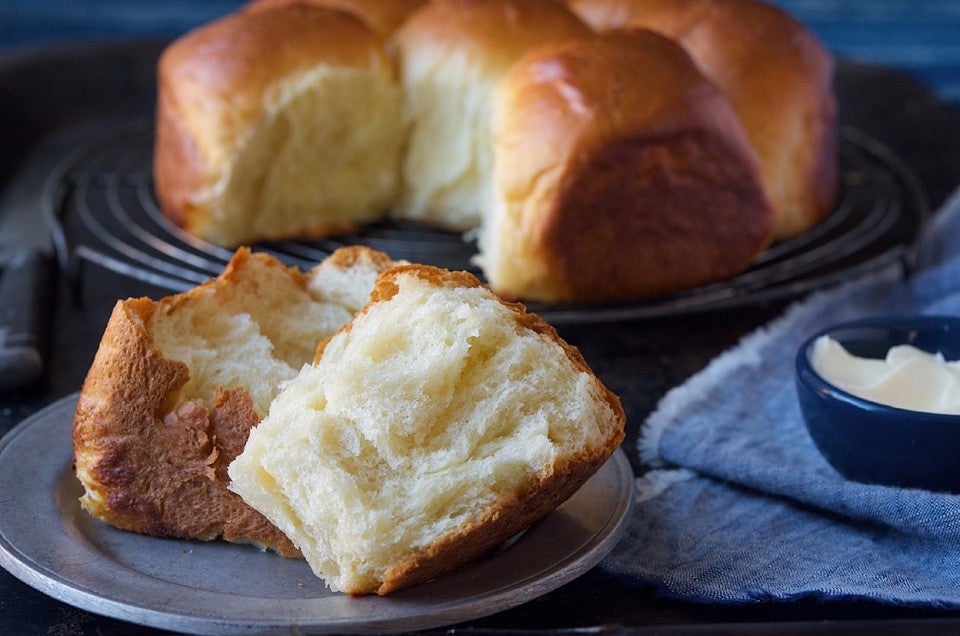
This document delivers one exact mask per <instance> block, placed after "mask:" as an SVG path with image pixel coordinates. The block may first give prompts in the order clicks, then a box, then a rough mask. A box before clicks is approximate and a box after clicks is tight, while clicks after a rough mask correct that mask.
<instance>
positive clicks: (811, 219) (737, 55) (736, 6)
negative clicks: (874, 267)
mask: <svg viewBox="0 0 960 636" xmlns="http://www.w3.org/2000/svg"><path fill="white" fill-rule="evenodd" d="M568 4H569V5H570V6H571V7H572V8H573V9H574V11H576V12H577V13H578V14H579V15H580V16H581V17H582V18H584V20H586V21H587V22H588V23H590V24H591V25H592V26H593V27H594V28H596V29H599V30H601V31H606V30H611V29H621V28H626V27H640V28H646V29H652V30H654V31H656V32H658V33H661V34H662V35H665V36H667V37H669V38H671V39H674V40H676V41H677V42H679V43H680V44H681V45H682V46H683V47H684V48H685V49H686V50H687V52H689V53H690V55H691V56H692V57H693V58H694V60H695V61H696V62H697V64H698V65H699V66H700V68H701V69H702V70H703V72H704V73H705V74H706V75H707V77H709V78H710V79H711V80H712V81H713V82H715V83H716V84H717V86H718V87H719V88H720V89H721V90H722V91H723V92H724V93H725V94H726V95H727V97H728V98H729V99H730V102H731V103H732V104H733V107H734V110H736V112H737V115H738V116H739V117H740V121H741V123H742V124H743V127H744V130H745V131H746V133H747V137H748V138H749V139H750V142H751V144H752V145H753V147H754V149H755V150H756V152H757V155H758V157H759V160H760V170H761V173H762V175H763V182H764V186H765V188H766V192H767V196H768V197H769V199H770V201H771V203H772V204H773V207H774V211H775V213H776V226H775V234H776V238H777V239H778V240H783V239H788V238H791V237H793V236H796V235H798V234H800V233H802V232H804V231H805V230H807V229H809V228H810V227H811V226H813V225H815V224H816V223H817V222H818V221H820V220H821V219H822V218H823V217H824V216H826V215H827V214H828V213H829V212H830V211H831V210H832V209H833V205H834V201H835V198H836V194H837V187H838V183H839V178H838V170H839V168H838V152H837V122H836V118H837V102H836V97H835V94H834V91H833V59H832V57H831V55H830V53H829V52H828V51H827V50H826V49H825V48H824V47H823V45H822V44H820V42H819V41H818V40H817V38H816V37H815V36H814V34H813V33H812V32H810V30H808V29H807V28H806V27H805V26H804V25H803V24H801V23H800V22H798V21H797V20H795V19H794V18H792V17H791V16H790V15H789V14H787V13H786V12H784V11H783V10H781V9H779V8H777V7H775V6H773V5H770V4H767V3H764V2H759V1H758V0H570V1H569V3H568Z"/></svg>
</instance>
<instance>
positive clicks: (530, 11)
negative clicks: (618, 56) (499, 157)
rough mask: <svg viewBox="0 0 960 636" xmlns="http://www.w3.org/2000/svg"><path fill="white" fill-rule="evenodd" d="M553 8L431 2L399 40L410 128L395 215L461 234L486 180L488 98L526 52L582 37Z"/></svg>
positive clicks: (523, 0)
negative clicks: (453, 230) (427, 222)
mask: <svg viewBox="0 0 960 636" xmlns="http://www.w3.org/2000/svg"><path fill="white" fill-rule="evenodd" d="M589 32H590V30H589V28H588V27H587V26H586V25H585V24H583V23H582V22H581V21H580V20H579V19H578V18H577V17H576V16H575V15H573V13H571V12H570V11H569V10H567V9H566V8H565V7H563V6H562V5H560V4H558V3H556V2H555V1H554V0H434V1H433V2H430V3H428V4H426V5H424V6H423V7H422V8H421V9H420V10H418V11H417V12H415V13H413V14H412V15H411V16H410V18H409V19H408V20H407V22H406V23H404V25H403V26H402V27H401V28H400V29H399V30H398V31H397V33H396V36H395V44H396V46H397V54H398V58H399V66H400V77H401V79H402V81H403V85H404V94H405V103H406V121H407V124H408V125H409V126H410V130H409V137H408V141H407V148H406V156H405V158H404V161H403V168H402V169H403V191H402V195H401V200H400V203H399V205H398V208H397V214H398V215H399V216H402V217H404V218H411V219H420V220H427V221H430V222H431V223H435V224H438V225H441V226H443V227H447V228H451V229H456V230H466V229H470V228H474V227H476V226H477V225H478V224H479V223H480V222H481V216H482V214H483V213H484V211H485V207H486V206H485V197H486V194H487V188H488V187H489V181H490V172H491V148H490V140H489V120H490V101H489V93H490V90H491V89H492V88H493V86H494V85H495V84H496V82H497V81H499V79H500V78H501V77H502V76H503V74H504V73H505V72H506V71H507V69H508V68H509V67H510V65H511V64H512V63H513V62H514V61H516V59H517V58H519V57H520V56H521V55H522V54H523V53H524V52H526V51H527V50H528V49H530V48H531V47H533V46H536V45H538V44H542V43H544V42H549V41H551V40H557V39H566V38H570V37H577V36H584V35H587V34H589Z"/></svg>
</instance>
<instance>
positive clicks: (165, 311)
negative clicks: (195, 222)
mask: <svg viewBox="0 0 960 636" xmlns="http://www.w3.org/2000/svg"><path fill="white" fill-rule="evenodd" d="M396 264H397V263H394V262H393V261H391V260H390V259H389V258H387V257H386V256H385V255H384V254H381V253H379V252H375V251H373V250H369V249H366V248H345V249H342V250H338V251H337V252H334V254H333V255H332V256H330V257H329V258H328V259H327V260H325V261H324V262H323V263H321V264H320V265H318V266H317V267H315V268H314V269H313V270H311V271H310V272H309V273H302V272H300V271H299V270H296V269H293V268H288V267H285V266H284V265H282V264H281V263H280V262H278V261H276V260H275V259H273V258H272V257H270V256H267V255H265V254H251V253H250V251H249V250H246V249H241V250H238V251H237V254H236V255H235V256H234V257H233V259H232V260H231V261H230V263H229V265H228V266H227V268H226V269H225V270H224V272H223V273H222V274H221V275H220V276H219V277H218V278H216V279H215V280H212V281H210V282H208V283H205V284H203V285H201V286H199V287H196V288H194V289H192V290H190V291H187V292H184V293H183V294H177V295H175V296H169V297H167V298H164V299H161V300H159V301H153V300H150V299H148V298H132V299H128V300H125V301H121V302H118V303H117V305H116V307H115V308H114V310H113V314H112V315H111V317H110V320H109V322H108V324H107V328H106V330H105V332H104V334H103V338H102V340H101V342H100V348H99V349H98V351H97V355H96V357H95V358H94V361H93V365H92V366H91V368H90V371H89V372H88V374H87V378H86V380H85V381H84V383H83V389H82V390H81V392H80V397H79V400H78V403H77V411H76V415H75V418H74V426H73V443H74V466H75V470H76V474H77V477H78V478H79V479H80V481H81V482H82V483H83V486H84V489H85V493H84V495H83V497H82V498H81V499H80V502H81V505H82V506H83V508H84V509H85V510H87V511H88V512H89V513H90V514H91V515H93V516H94V517H97V518H99V519H102V520H103V521H106V522H107V523H110V524H112V525H114V526H116V527H118V528H123V529H125V530H132V531H135V532H140V533H143V534H149V535H155V536H163V537H176V538H181V539H202V540H210V539H215V538H217V537H223V538H224V539H226V540H227V541H233V542H237V543H253V544H255V545H259V546H261V547H262V548H270V549H273V550H276V551H277V552H279V553H280V554H283V555H285V556H299V554H300V553H299V551H298V550H297V548H296V547H295V546H294V545H293V544H292V543H291V542H290V540H289V539H288V538H287V537H286V536H285V535H284V534H283V533H282V532H280V531H279V530H278V529H277V528H276V527H275V526H273V524H271V523H270V522H269V521H267V519H265V518H264V517H263V516H262V515H260V514H259V513H257V512H256V511H255V510H253V509H252V508H250V507H249V506H248V505H246V504H245V503H244V502H243V501H242V500H241V499H240V497H239V496H237V495H235V494H234V493H232V492H230V491H229V490H227V482H228V478H227V472H226V471H227V466H228V465H229V463H230V462H231V461H232V460H233V458H234V457H236V456H237V455H238V454H239V453H240V451H242V450H243V447H244V445H245V444H246V441H247V435H248V434H249V432H250V428H251V427H252V426H254V425H255V424H256V423H257V422H259V421H260V418H261V417H262V416H263V415H265V414H266V412H267V409H268V407H269V404H270V402H271V401H272V400H273V397H274V396H275V395H276V393H277V390H278V388H279V385H280V383H282V382H283V381H286V380H289V379H290V378H292V377H294V376H295V375H296V374H297V372H298V371H299V370H300V368H301V367H302V366H303V365H304V364H306V363H308V362H310V361H311V360H313V357H314V355H315V353H316V347H317V345H318V344H319V343H320V342H321V341H322V340H324V339H325V338H327V337H329V336H330V335H332V334H333V333H335V332H336V331H337V330H338V329H339V328H340V327H342V326H343V325H344V324H345V323H347V322H348V321H349V320H350V319H351V317H352V316H353V314H354V313H355V312H356V311H358V310H359V309H360V308H361V307H363V306H364V305H365V304H366V302H367V300H368V299H369V296H370V292H371V290H372V289H373V286H374V281H375V279H376V277H377V275H378V274H379V273H380V272H381V271H384V270H386V269H388V268H389V267H391V266H393V265H396Z"/></svg>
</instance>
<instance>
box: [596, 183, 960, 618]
mask: <svg viewBox="0 0 960 636" xmlns="http://www.w3.org/2000/svg"><path fill="white" fill-rule="evenodd" d="M932 230H933V231H932V232H930V234H929V235H928V238H927V239H926V240H925V242H924V244H923V258H922V262H923V265H922V267H921V268H920V269H919V270H918V271H917V272H915V273H914V274H913V275H911V276H910V277H909V278H906V279H905V278H904V277H903V275H902V272H901V271H900V268H899V267H898V266H890V267H888V268H887V269H885V270H884V271H881V272H877V273H874V274H871V275H870V276H868V277H865V278H863V279H860V280H857V281H854V282H851V283H847V284H845V285H843V286H841V287H839V288H836V289H833V290H830V291H826V292H821V293H818V294H816V295H813V296H811V297H808V298H807V299H805V300H803V301H801V302H799V303H797V304H795V305H794V306H792V307H791V308H790V309H789V310H788V311H787V312H786V313H785V314H784V315H783V316H782V317H780V318H778V319H777V320H775V321H774V322H772V323H771V324H769V325H767V326H766V327H764V328H761V329H759V330H758V331H756V332H754V333H752V334H750V335H748V336H747V337H745V338H744V339H743V340H742V341H741V342H740V343H739V344H738V345H737V346H736V347H734V348H733V349H731V350H729V351H727V352H726V353H724V354H722V355H721V356H719V357H718V358H717V359H715V360H714V361H712V362H711V363H710V364H709V365H708V366H707V368H705V369H704V370H703V371H702V372H700V373H699V374H697V375H695V376H694V377H692V378H691V379H690V380H688V381H687V382H685V383H684V384H683V385H681V386H680V387H677V388H676V389H674V390H672V391H671V392H669V393H668V394H667V395H666V396H664V398H663V399H662V401H661V402H660V404H659V405H658V407H657V409H656V411H655V412H654V413H653V414H652V415H651V416H650V417H649V419H648V420H647V422H646V423H645V424H644V427H643V429H642V431H641V438H640V442H639V449H638V451H639V452H640V454H641V458H642V459H643V460H644V462H645V463H647V464H650V465H654V466H662V468H658V469H656V470H653V471H651V472H649V473H647V474H646V475H644V476H642V477H641V478H639V479H638V501H637V506H635V516H634V517H633V519H632V520H631V523H630V526H629V530H628V533H627V536H626V537H625V539H624V540H623V541H622V542H621V543H620V544H619V545H618V546H617V548H616V549H614V551H613V552H612V553H611V554H610V555H609V556H608V557H607V558H606V559H605V560H604V561H603V563H602V564H601V567H602V568H604V569H606V570H607V571H609V572H611V573H615V574H619V575H624V576H628V577H632V578H633V579H635V580H636V581H637V582H638V583H641V584H645V585H650V586H654V587H656V588H658V589H659V590H661V591H662V593H664V594H665V595H667V596H671V597H675V598H682V599H686V600H693V601H704V602H720V603H746V602H752V601H758V600H771V599H777V600H790V599H797V598H820V599H873V600H878V601H882V602H886V603H891V604H898V605H912V606H928V607H941V608H960V496H957V495H951V494H943V493H933V492H928V491H923V490H916V489H904V488H893V487H887V486H877V485H866V484H860V483H856V482H852V481H848V480H846V479H844V478H843V477H842V476H841V475H840V474H839V473H837V472H836V471H835V470H834V469H833V468H832V467H831V466H830V465H829V464H828V463H827V462H826V460H825V459H823V457H822V456H821V455H820V453H819V452H818V451H817V449H816V447H815V446H814V444H813V442H812V440H811V439H810V437H809V435H808V433H807V430H806V427H805V426H804V423H803V419H802V416H801V413H800V407H799V404H798V402H797V396H796V389H795V387H794V366H793V365H794V356H795V354H796V352H797V349H798V348H799V346H800V345H801V344H802V342H803V341H804V340H805V339H806V338H807V337H809V336H810V335H811V334H812V333H813V332H815V331H817V330H818V329H820V328H822V327H825V326H828V325H830V324H833V323H836V322H841V321H845V320H851V319H855V318H860V317H866V316H870V315H877V314H885V313H923V314H933V313H937V314H958V315H960V190H958V191H957V192H955V193H954V194H953V196H951V197H950V199H949V200H948V201H947V202H946V203H945V204H944V206H943V208H942V209H941V210H940V212H939V213H938V214H937V215H936V217H935V221H934V223H933V226H932ZM958 470H960V458H958Z"/></svg>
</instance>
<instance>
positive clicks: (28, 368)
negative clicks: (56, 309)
mask: <svg viewBox="0 0 960 636" xmlns="http://www.w3.org/2000/svg"><path fill="white" fill-rule="evenodd" d="M55 273H56V268H55V266H54V263H53V260H52V258H51V257H49V256H47V255H45V254H43V253H42V252H40V251H37V250H31V249H24V250H20V251H18V252H16V253H15V254H12V255H8V257H7V258H5V259H4V267H3V271H2V273H0V390H3V389H15V388H20V387H24V386H27V385H29V384H32V383H33V382H35V381H37V380H38V379H39V378H40V377H41V376H42V375H43V373H44V370H45V367H46V365H45V363H44V359H45V357H46V344H47V342H46V340H47V332H48V329H49V325H50V309H51V301H52V300H53V294H54V285H55V284H56V281H55Z"/></svg>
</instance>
